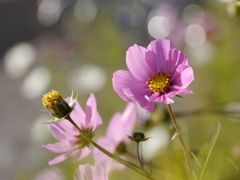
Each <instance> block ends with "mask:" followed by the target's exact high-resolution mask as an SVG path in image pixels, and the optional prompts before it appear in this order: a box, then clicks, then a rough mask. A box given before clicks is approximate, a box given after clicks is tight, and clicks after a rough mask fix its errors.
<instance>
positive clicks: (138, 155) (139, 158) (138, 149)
mask: <svg viewBox="0 0 240 180" xmlns="http://www.w3.org/2000/svg"><path fill="white" fill-rule="evenodd" d="M137 157H138V161H139V163H140V165H141V168H142V169H144V168H143V165H144V163H143V160H142V158H141V157H142V156H140V143H139V142H137Z"/></svg>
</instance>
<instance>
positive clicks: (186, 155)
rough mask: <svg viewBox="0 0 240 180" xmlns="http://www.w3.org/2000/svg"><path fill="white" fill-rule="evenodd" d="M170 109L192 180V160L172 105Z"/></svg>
mask: <svg viewBox="0 0 240 180" xmlns="http://www.w3.org/2000/svg"><path fill="white" fill-rule="evenodd" d="M167 107H168V112H169V114H170V117H171V119H172V122H173V125H174V127H175V129H176V131H177V135H178V137H179V139H180V142H181V145H182V149H183V152H184V156H185V159H186V162H187V167H188V175H189V179H190V180H192V170H191V165H190V160H189V157H188V152H187V148H186V146H185V144H184V141H183V138H182V135H181V133H180V130H179V127H178V124H177V121H176V119H175V117H174V115H173V112H172V108H171V106H170V104H168V105H167Z"/></svg>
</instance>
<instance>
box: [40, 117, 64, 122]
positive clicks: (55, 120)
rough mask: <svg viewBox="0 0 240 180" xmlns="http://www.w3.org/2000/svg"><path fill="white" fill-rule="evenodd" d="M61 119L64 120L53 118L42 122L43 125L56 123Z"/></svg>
mask: <svg viewBox="0 0 240 180" xmlns="http://www.w3.org/2000/svg"><path fill="white" fill-rule="evenodd" d="M63 119H65V117H64V118H57V117H55V118H52V119H49V120H48V121H45V122H43V124H51V123H56V122H59V121H62V120H63Z"/></svg>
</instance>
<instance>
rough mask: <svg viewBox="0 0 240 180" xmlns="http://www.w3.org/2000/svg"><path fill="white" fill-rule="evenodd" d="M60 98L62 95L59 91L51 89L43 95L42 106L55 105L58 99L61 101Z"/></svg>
mask: <svg viewBox="0 0 240 180" xmlns="http://www.w3.org/2000/svg"><path fill="white" fill-rule="evenodd" d="M61 99H62V97H61V95H60V93H59V92H58V91H55V90H52V91H51V92H48V93H46V94H45V95H44V96H43V98H42V101H43V106H44V107H45V108H47V109H48V108H49V107H51V106H53V105H56V104H57V103H58V102H59V101H61Z"/></svg>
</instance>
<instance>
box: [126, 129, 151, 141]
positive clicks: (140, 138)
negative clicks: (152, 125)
mask: <svg viewBox="0 0 240 180" xmlns="http://www.w3.org/2000/svg"><path fill="white" fill-rule="evenodd" d="M128 138H129V139H131V140H132V141H135V142H137V143H139V142H141V141H147V140H148V139H150V137H149V138H145V135H144V133H142V132H134V133H133V136H128Z"/></svg>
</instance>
